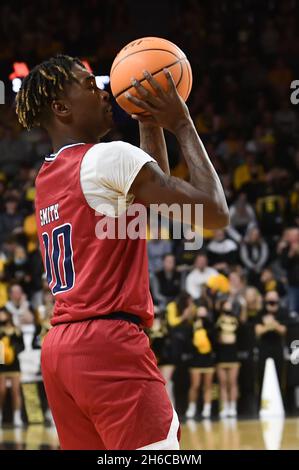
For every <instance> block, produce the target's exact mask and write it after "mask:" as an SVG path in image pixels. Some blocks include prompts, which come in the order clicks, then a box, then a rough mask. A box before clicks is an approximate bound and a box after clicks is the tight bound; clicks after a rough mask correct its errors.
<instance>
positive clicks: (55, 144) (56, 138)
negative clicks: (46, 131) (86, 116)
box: [50, 132, 99, 153]
mask: <svg viewBox="0 0 299 470" xmlns="http://www.w3.org/2000/svg"><path fill="white" fill-rule="evenodd" d="M50 137H51V142H52V148H53V153H56V152H58V151H59V150H60V149H61V148H62V147H65V146H66V145H71V144H77V143H79V142H80V143H81V142H82V143H83V142H84V143H88V144H96V143H98V142H99V139H98V138H95V137H92V136H90V135H84V133H76V132H72V133H70V134H69V135H67V134H66V133H63V135H61V134H52V135H51V134H50Z"/></svg>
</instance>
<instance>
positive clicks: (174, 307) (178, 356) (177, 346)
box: [158, 291, 196, 399]
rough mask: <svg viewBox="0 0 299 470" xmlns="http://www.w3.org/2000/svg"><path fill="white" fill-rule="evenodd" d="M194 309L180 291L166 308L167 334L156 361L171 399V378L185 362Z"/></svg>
mask: <svg viewBox="0 0 299 470" xmlns="http://www.w3.org/2000/svg"><path fill="white" fill-rule="evenodd" d="M195 314H196V307H195V304H194V302H193V299H192V297H191V296H190V295H189V294H188V293H187V292H185V291H182V292H181V293H180V294H179V295H178V297H177V299H176V300H175V301H173V302H170V303H169V304H168V305H167V308H166V324H167V334H165V336H164V344H163V347H162V348H161V354H160V358H159V361H158V364H159V368H160V370H161V372H162V374H163V376H164V378H165V380H166V387H167V389H168V391H169V395H170V397H172V399H173V381H172V376H173V372H174V369H175V366H176V365H178V364H179V363H180V362H181V361H182V360H185V359H186V357H187V355H188V352H189V338H190V329H192V319H193V318H194V316H195Z"/></svg>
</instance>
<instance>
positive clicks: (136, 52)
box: [110, 47, 187, 77]
mask: <svg viewBox="0 0 299 470" xmlns="http://www.w3.org/2000/svg"><path fill="white" fill-rule="evenodd" d="M145 51H147V52H148V51H162V52H168V54H171V55H173V56H174V57H176V58H177V59H180V60H182V59H187V57H186V56H185V54H183V57H180V58H179V56H178V55H177V54H175V53H174V52H172V51H169V50H168V49H162V48H157V47H156V48H153V49H152V48H149V49H141V50H140V51H135V52H131V53H130V54H127V55H126V56H125V57H122V58H121V59H120V60H119V61H118V62H117V63H116V64H115V65H114V66H113V64H112V69H111V71H110V77H111V75H112V74H113V72H114V70H115V69H116V67H117V66H118V65H119V64H121V62H123V61H124V60H126V59H127V58H128V57H130V56H131V55H135V54H139V53H140V52H145Z"/></svg>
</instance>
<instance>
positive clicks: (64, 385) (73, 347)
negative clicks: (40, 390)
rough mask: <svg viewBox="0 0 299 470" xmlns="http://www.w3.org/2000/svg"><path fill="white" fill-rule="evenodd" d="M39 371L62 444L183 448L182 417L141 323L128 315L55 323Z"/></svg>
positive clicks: (98, 447) (103, 447) (66, 446)
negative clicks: (171, 399)
mask: <svg viewBox="0 0 299 470" xmlns="http://www.w3.org/2000/svg"><path fill="white" fill-rule="evenodd" d="M42 372H43V377H44V382H45V388H46V392H47V397H48V401H49V405H50V408H51V410H52V413H53V417H54V421H55V424H56V427H57V432H58V436H59V440H60V445H61V448H62V449H96V450H131V449H139V448H149V449H178V448H179V444H178V433H179V422H178V418H177V415H176V413H175V411H174V410H173V407H172V404H171V402H170V400H169V398H168V395H167V392H166V389H165V381H164V379H163V377H162V375H161V373H160V371H159V369H158V367H157V363H156V359H155V356H154V353H153V352H152V350H151V348H150V346H149V340H148V337H147V336H146V334H145V333H144V331H143V330H142V329H141V328H140V327H139V326H137V325H135V324H134V323H129V322H127V321H125V320H101V319H93V320H86V321H83V322H78V323H69V324H61V325H57V326H55V327H53V328H52V329H51V330H50V331H49V333H48V334H47V335H46V337H45V340H44V342H43V346H42Z"/></svg>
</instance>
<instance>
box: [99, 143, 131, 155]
mask: <svg viewBox="0 0 299 470" xmlns="http://www.w3.org/2000/svg"><path fill="white" fill-rule="evenodd" d="M138 150H140V149H139V148H138V147H135V145H132V144H129V142H124V141H123V140H114V141H112V142H101V143H99V144H95V145H93V146H92V147H91V148H90V152H93V153H96V154H97V155H107V154H115V153H118V154H123V153H127V152H136V151H138Z"/></svg>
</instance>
